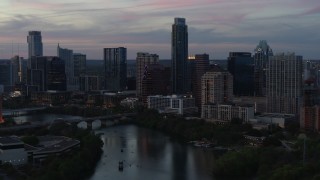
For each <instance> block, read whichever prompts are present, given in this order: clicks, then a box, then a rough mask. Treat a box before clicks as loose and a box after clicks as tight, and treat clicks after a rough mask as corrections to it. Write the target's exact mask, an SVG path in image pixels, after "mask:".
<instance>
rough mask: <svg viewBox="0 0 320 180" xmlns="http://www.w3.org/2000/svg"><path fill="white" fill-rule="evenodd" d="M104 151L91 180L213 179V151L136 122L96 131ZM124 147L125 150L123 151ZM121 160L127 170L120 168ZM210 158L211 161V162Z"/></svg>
mask: <svg viewBox="0 0 320 180" xmlns="http://www.w3.org/2000/svg"><path fill="white" fill-rule="evenodd" d="M96 132H97V133H104V135H102V136H101V138H102V140H103V142H104V146H103V150H104V153H103V155H102V158H101V160H100V162H99V163H98V166H97V168H96V171H95V173H94V174H93V176H92V177H91V179H92V180H102V179H117V180H122V179H123V180H125V179H137V180H141V179H152V180H170V179H171V180H194V179H195V180H196V179H201V180H207V179H208V180H209V179H210V180H211V179H213V178H212V176H211V169H212V163H211V162H212V161H213V160H214V157H213V153H212V151H210V150H203V149H198V148H194V147H192V146H188V145H185V144H181V143H178V142H175V141H172V140H171V139H170V138H169V137H168V136H165V135H163V134H162V133H159V132H156V131H153V130H149V129H145V128H140V127H136V126H133V125H126V126H117V127H111V128H106V129H103V130H97V131H96ZM121 150H123V151H121ZM119 161H124V170H123V171H122V172H120V171H118V163H119ZM210 161H211V162H210Z"/></svg>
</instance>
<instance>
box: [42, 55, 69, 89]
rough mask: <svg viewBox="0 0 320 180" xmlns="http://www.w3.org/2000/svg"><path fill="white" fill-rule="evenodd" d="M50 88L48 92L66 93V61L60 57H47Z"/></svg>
mask: <svg viewBox="0 0 320 180" xmlns="http://www.w3.org/2000/svg"><path fill="white" fill-rule="evenodd" d="M47 61H48V62H47V64H48V75H47V77H48V87H47V90H52V91H66V90H67V78H66V74H65V69H64V68H65V61H63V60H62V59H60V58H58V57H47Z"/></svg>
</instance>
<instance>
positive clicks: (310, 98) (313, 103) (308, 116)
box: [300, 77, 320, 132]
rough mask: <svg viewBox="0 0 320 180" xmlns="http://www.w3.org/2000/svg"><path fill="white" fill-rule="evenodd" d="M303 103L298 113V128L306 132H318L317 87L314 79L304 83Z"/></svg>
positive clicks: (319, 121) (318, 107)
mask: <svg viewBox="0 0 320 180" xmlns="http://www.w3.org/2000/svg"><path fill="white" fill-rule="evenodd" d="M303 89H304V96H303V97H304V102H303V106H302V107H301V113H300V128H301V129H302V130H307V131H313V132H316V131H319V130H320V101H319V94H320V93H319V92H320V90H319V87H318V86H317V82H316V79H315V78H311V77H310V78H309V79H308V80H305V81H304V88H303Z"/></svg>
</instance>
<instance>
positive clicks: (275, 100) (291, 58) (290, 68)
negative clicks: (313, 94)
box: [266, 53, 303, 115]
mask: <svg viewBox="0 0 320 180" xmlns="http://www.w3.org/2000/svg"><path fill="white" fill-rule="evenodd" d="M302 73H303V68H302V57H301V56H296V55H295V54H294V53H287V54H285V53H281V54H277V55H275V56H272V57H270V59H269V63H268V68H267V86H266V88H267V89H266V92H267V112H269V113H284V114H296V115H299V111H300V108H301V105H302V97H303V83H302Z"/></svg>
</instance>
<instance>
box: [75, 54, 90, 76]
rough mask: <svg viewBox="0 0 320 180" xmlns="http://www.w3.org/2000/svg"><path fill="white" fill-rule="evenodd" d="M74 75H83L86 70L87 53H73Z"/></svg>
mask: <svg viewBox="0 0 320 180" xmlns="http://www.w3.org/2000/svg"><path fill="white" fill-rule="evenodd" d="M73 65H74V77H75V78H79V77H80V76H85V75H86V71H87V55H85V54H81V53H73Z"/></svg>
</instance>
